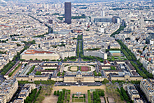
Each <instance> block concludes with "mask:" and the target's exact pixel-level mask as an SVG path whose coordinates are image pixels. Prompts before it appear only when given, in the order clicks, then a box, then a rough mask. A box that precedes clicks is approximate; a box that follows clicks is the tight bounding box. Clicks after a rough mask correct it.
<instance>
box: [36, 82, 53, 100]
mask: <svg viewBox="0 0 154 103" xmlns="http://www.w3.org/2000/svg"><path fill="white" fill-rule="evenodd" d="M52 87H53V85H47V86H42V89H41V91H40V94H39V96H38V97H37V99H36V102H35V103H42V101H43V100H44V99H45V96H50V95H51V91H52Z"/></svg>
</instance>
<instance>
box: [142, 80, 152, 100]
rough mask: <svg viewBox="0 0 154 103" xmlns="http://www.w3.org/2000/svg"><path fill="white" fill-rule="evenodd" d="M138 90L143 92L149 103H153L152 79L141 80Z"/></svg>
mask: <svg viewBox="0 0 154 103" xmlns="http://www.w3.org/2000/svg"><path fill="white" fill-rule="evenodd" d="M140 88H141V89H142V91H143V92H144V94H145V96H146V98H147V99H148V101H149V102H151V103H153V102H152V101H153V96H154V79H142V80H141V82H140Z"/></svg>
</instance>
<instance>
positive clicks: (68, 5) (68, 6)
mask: <svg viewBox="0 0 154 103" xmlns="http://www.w3.org/2000/svg"><path fill="white" fill-rule="evenodd" d="M65 23H67V24H71V2H65Z"/></svg>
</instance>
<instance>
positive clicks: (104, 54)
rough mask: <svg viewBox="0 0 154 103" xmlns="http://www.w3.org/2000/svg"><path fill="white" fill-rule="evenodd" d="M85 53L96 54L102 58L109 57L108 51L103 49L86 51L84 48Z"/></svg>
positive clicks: (86, 54)
mask: <svg viewBox="0 0 154 103" xmlns="http://www.w3.org/2000/svg"><path fill="white" fill-rule="evenodd" d="M84 55H85V56H90V55H91V56H96V57H100V58H102V59H107V53H105V52H102V51H101V50H94V51H88V50H87V51H85V50H84Z"/></svg>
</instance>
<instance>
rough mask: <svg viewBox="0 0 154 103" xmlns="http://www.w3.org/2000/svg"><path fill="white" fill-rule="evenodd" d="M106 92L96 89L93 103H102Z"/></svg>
mask: <svg viewBox="0 0 154 103" xmlns="http://www.w3.org/2000/svg"><path fill="white" fill-rule="evenodd" d="M104 95H105V94H104V90H102V89H96V90H95V91H94V92H93V103H101V99H100V96H104Z"/></svg>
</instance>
